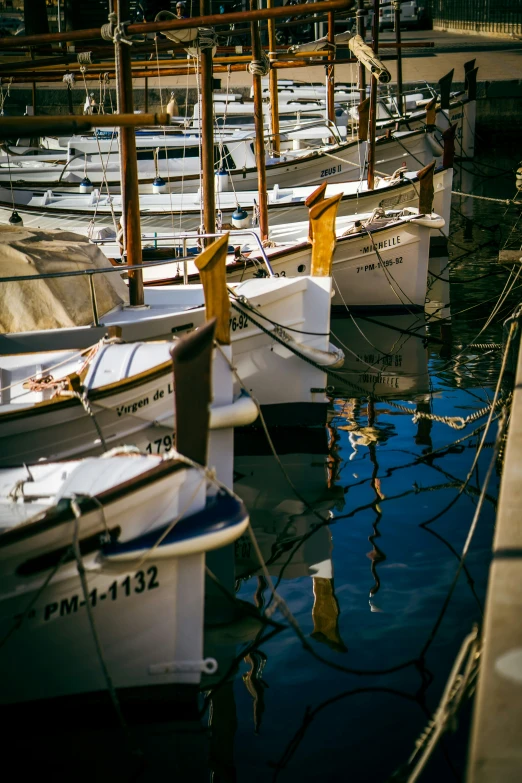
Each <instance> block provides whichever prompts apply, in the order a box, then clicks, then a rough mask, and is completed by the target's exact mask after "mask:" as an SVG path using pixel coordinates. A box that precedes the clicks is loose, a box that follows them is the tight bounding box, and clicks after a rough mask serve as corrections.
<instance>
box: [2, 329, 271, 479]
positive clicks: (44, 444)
mask: <svg viewBox="0 0 522 783" xmlns="http://www.w3.org/2000/svg"><path fill="white" fill-rule="evenodd" d="M174 344H175V343H174ZM172 346H173V343H172V342H166V341H165V342H150V343H123V342H121V341H120V340H118V339H108V340H105V339H104V340H101V341H100V342H99V343H97V344H96V345H94V346H93V348H91V349H90V350H88V351H86V352H79V351H52V352H49V353H43V354H40V353H35V354H20V355H13V356H2V357H0V378H1V379H2V388H1V389H0V467H4V466H7V465H9V466H14V465H23V464H28V463H29V462H34V461H37V460H46V461H56V460H61V459H71V458H75V457H78V456H88V455H94V454H100V453H103V452H104V451H107V450H108V449H110V448H114V447H115V446H123V445H126V446H133V447H135V448H138V449H139V450H140V451H143V452H145V453H149V454H159V453H168V452H169V451H170V450H171V449H172V448H174V442H175V429H174V426H175V425H174V418H175V404H174V399H175V395H174V391H175V390H174V381H173V378H172V362H171V359H170V351H171V349H172ZM212 363H213V372H212V377H213V387H214V388H213V403H212V407H211V411H210V425H209V426H210V438H209V441H210V446H209V458H208V462H209V465H211V466H212V467H214V468H215V469H216V471H217V475H218V478H219V479H220V480H221V481H223V482H224V483H227V482H228V483H230V482H231V481H232V464H231V454H229V452H230V443H231V438H230V437H227V431H229V434H230V436H231V435H232V428H233V427H242V426H247V425H248V424H252V422H253V421H255V419H257V417H258V410H257V407H256V405H255V403H254V401H253V400H252V399H251V398H250V397H248V396H247V395H245V394H241V395H239V396H236V398H235V399H234V394H233V386H234V377H233V374H232V370H231V368H230V367H229V365H228V363H227V361H226V358H225V357H224V356H223V355H222V354H221V352H220V351H216V352H215V353H214V356H213V359H212Z"/></svg>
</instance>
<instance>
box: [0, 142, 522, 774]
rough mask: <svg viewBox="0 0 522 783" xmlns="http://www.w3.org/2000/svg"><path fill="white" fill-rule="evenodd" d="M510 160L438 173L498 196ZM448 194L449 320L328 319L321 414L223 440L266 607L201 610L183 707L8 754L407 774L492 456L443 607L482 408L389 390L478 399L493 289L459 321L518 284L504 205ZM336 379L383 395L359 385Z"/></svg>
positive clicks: (437, 678) (43, 733) (470, 619)
mask: <svg viewBox="0 0 522 783" xmlns="http://www.w3.org/2000/svg"><path fill="white" fill-rule="evenodd" d="M517 163H518V161H517V160H511V159H509V158H507V157H506V156H505V154H503V155H498V156H493V155H491V156H490V157H487V158H486V157H480V158H477V159H476V161H475V162H473V163H466V164H464V166H463V168H464V169H465V170H464V171H462V172H461V173H460V174H458V175H457V177H456V179H455V186H454V189H455V190H463V191H465V192H473V193H474V194H477V195H488V196H492V197H496V198H512V197H513V196H514V194H515V184H514V182H515V178H514V170H515V168H516V165H517ZM454 207H455V209H454V211H453V217H452V226H451V239H452V244H451V245H450V257H449V269H450V279H451V310H452V321H451V327H448V326H445V327H444V328H441V327H440V325H439V323H438V322H437V321H433V320H432V321H429V323H428V328H427V332H426V329H425V320H424V317H422V318H421V317H420V316H419V315H415V314H413V315H402V316H376V317H375V318H374V319H373V320H368V319H363V318H357V319H350V318H343V319H338V320H336V321H334V322H333V323H332V332H333V334H334V335H335V338H336V339H337V340H338V341H339V342H340V343H341V344H342V345H344V346H345V351H346V353H347V359H348V361H347V363H346V367H345V369H344V370H343V373H344V375H343V377H342V378H341V379H339V378H333V379H331V383H332V385H333V386H334V387H335V391H334V393H333V401H332V419H331V422H330V426H329V428H328V431H327V432H326V433H311V434H310V435H309V436H302V437H297V436H295V437H294V436H292V437H289V436H286V435H285V436H283V437H281V436H279V437H275V445H276V448H277V451H278V454H279V455H280V462H281V464H278V462H277V461H276V459H275V458H274V457H273V455H272V454H271V453H270V450H269V448H268V446H267V444H266V441H265V440H264V439H263V438H259V439H256V440H252V441H251V442H248V441H242V442H241V444H240V445H239V449H238V451H239V454H238V456H237V458H236V463H235V473H236V482H235V487H234V488H235V490H236V492H237V493H238V494H239V495H241V496H242V497H243V499H244V500H245V501H246V503H247V505H248V508H249V510H250V514H251V522H252V526H253V530H254V533H255V536H256V540H257V542H258V545H259V548H260V550H261V553H262V556H263V559H264V561H265V563H266V570H265V571H263V569H262V568H261V567H260V565H259V560H258V558H257V556H256V551H255V547H254V545H253V542H252V540H251V539H250V538H249V537H248V536H245V537H243V538H242V539H240V541H239V542H237V544H236V546H235V565H234V573H235V583H234V579H232V578H230V579H229V583H230V587H231V589H232V590H235V592H236V595H237V597H238V598H239V599H241V600H242V601H245V602H249V603H250V604H253V605H255V606H256V607H257V608H258V609H264V610H265V611H266V613H267V614H268V616H269V617H270V622H275V623H277V624H278V627H277V628H276V627H274V626H273V625H271V624H263V623H260V622H259V621H258V620H256V619H255V618H253V617H252V616H249V615H248V614H247V613H239V614H238V615H237V616H236V618H235V620H234V622H225V620H226V619H227V618H226V617H225V615H226V612H225V613H224V614H219V613H216V614H213V613H212V611H209V613H208V627H207V630H206V637H205V638H206V651H205V654H206V655H213V656H214V657H216V659H217V660H218V661H219V663H220V669H219V676H218V675H216V676H215V678H214V679H212V680H207V681H205V682H204V683H203V686H202V693H201V696H200V707H201V711H202V712H201V719H200V720H199V721H198V720H197V719H191V720H185V721H182V722H181V723H178V724H174V723H160V722H159V721H158V722H156V721H155V715H154V714H153V713H151V711H150V708H149V707H148V705H147V703H146V702H145V703H144V704H143V723H144V724H147V726H146V727H145V725H144V726H142V727H139V728H132V731H131V740H130V742H129V743H127V741H125V740H123V739H122V738H121V737H120V736H119V734H118V730H117V729H114V728H113V729H111V730H110V731H107V730H102V729H101V728H100V727H99V726H98V725H97V721H96V720H94V722H93V723H91V724H90V725H89V728H88V729H87V730H85V728H82V729H81V730H79V729H78V730H77V729H76V728H75V727H73V726H71V727H69V728H70V732H64V731H63V729H61V730H60V734H58V733H55V734H54V735H53V736H52V737H51V736H50V735H51V728H50V727H49V726H38V727H34V726H33V727H31V729H30V732H29V736H25V737H23V738H22V739H21V738H20V737H19V738H18V741H17V742H16V743H14V744H13V745H12V746H11V747H12V748H13V753H14V752H15V751H16V763H17V765H19V764H20V759H21V758H22V757H21V756H20V754H21V753H22V754H23V757H25V759H26V761H25V762H24V763H27V764H29V763H30V761H32V762H34V764H35V767H36V769H37V770H38V771H40V772H44V771H45V772H49V771H52V772H53V773H54V774H55V779H58V780H61V779H64V776H65V775H66V774H67V775H69V774H74V776H75V778H76V779H78V778H80V779H82V780H83V779H87V777H89V778H90V779H93V778H94V779H96V780H112V781H117V780H122V781H123V780H125V781H127V780H128V781H131V780H136V781H141V780H147V781H148V780H155V781H157V780H172V781H213V783H218V782H219V783H233V782H234V781H239V782H241V783H258V782H261V781H263V782H264V781H281V782H282V783H284V782H285V781H319V780H320V781H323V783H326V781H338V780H345V779H346V780H353V781H358V782H361V783H363V782H365V781H368V782H369V781H372V782H375V783H385V781H390V780H402V779H404V778H403V777H402V776H401V775H400V774H398V771H399V770H400V768H401V765H403V764H405V762H406V761H407V759H408V757H409V756H410V754H411V753H412V751H413V749H414V746H415V741H416V740H417V738H418V737H419V735H420V734H421V732H422V731H423V729H424V728H425V726H426V724H427V722H428V720H429V718H430V717H431V715H432V714H433V712H434V710H435V709H436V707H437V705H438V702H439V699H440V696H441V693H442V691H443V688H444V686H445V684H446V679H447V677H448V674H449V672H450V670H451V667H452V664H453V661H454V659H455V656H456V654H457V652H458V650H459V648H460V646H461V644H462V641H463V639H464V637H465V636H466V635H467V634H468V633H469V631H470V630H471V628H472V626H473V624H474V623H475V622H480V618H481V614H482V609H483V605H484V598H485V591H486V585H487V574H488V567H489V562H490V548H491V542H492V535H493V528H494V520H495V505H496V499H497V496H498V487H499V481H500V469H501V467H500V464H498V465H497V466H496V468H495V471H494V473H493V477H492V480H491V481H490V484H489V486H488V489H487V495H486V501H485V504H484V508H483V511H482V514H481V516H480V521H479V524H478V526H477V529H476V533H475V535H474V538H473V541H472V544H471V548H470V551H469V555H468V557H467V560H466V570H465V571H464V572H463V573H462V574H461V576H460V579H459V581H458V583H457V586H456V588H455V591H454V593H453V595H452V597H451V600H450V601H449V603H448V604H447V608H446V609H445V610H444V611H443V608H444V606H445V602H446V598H447V596H448V591H449V589H450V587H451V585H452V581H453V579H454V576H455V573H456V569H457V567H458V563H459V553H460V552H461V550H462V547H463V545H464V541H465V539H466V535H467V533H468V530H469V527H470V524H471V521H472V518H473V514H474V512H475V509H476V504H477V500H478V497H479V495H480V491H481V488H482V485H483V480H484V476H485V473H486V470H487V467H488V465H489V462H490V460H491V454H492V449H491V448H490V447H489V448H488V447H486V448H484V449H483V451H482V453H481V454H480V457H479V459H478V462H477V465H476V468H475V470H474V471H473V473H472V475H471V478H470V479H469V481H468V483H467V484H466V485H464V481H465V479H466V476H467V474H468V472H469V471H470V467H471V466H472V463H473V460H474V457H475V455H476V450H477V443H478V436H477V435H472V436H471V437H468V438H466V439H464V440H462V442H461V443H458V444H454V441H456V440H457V439H462V438H465V436H468V435H470V433H472V432H473V430H474V429H475V428H476V427H478V426H479V425H480V424H481V423H483V422H484V419H481V420H480V421H479V422H476V423H474V424H470V425H468V426H466V428H465V429H463V430H454V429H451V428H450V427H448V426H447V425H446V424H443V423H438V422H432V421H430V420H427V419H422V418H421V419H420V420H419V421H418V422H417V423H414V422H413V420H412V415H411V414H409V413H406V412H404V411H402V410H400V409H398V408H397V407H395V406H396V405H403V406H404V405H406V406H408V407H410V408H411V409H412V413H413V412H415V411H419V412H425V413H434V414H436V415H438V416H463V417H466V416H468V415H469V414H471V413H473V412H474V411H476V410H478V409H480V408H482V407H483V406H485V405H487V404H488V401H489V400H491V398H492V396H493V393H494V388H495V384H496V379H497V375H498V370H499V364H500V360H501V351H499V350H498V349H490V350H488V349H487V347H481V348H474V347H468V345H469V343H470V342H471V341H472V340H474V339H475V338H476V336H477V335H478V334H479V332H480V331H481V329H482V328H483V326H484V324H485V323H486V321H487V319H488V318H489V317H490V315H491V313H492V312H494V308H495V306H496V305H497V302H498V300H499V297H500V296H501V294H502V293H504V295H506V296H505V299H504V301H503V302H501V304H500V306H499V307H498V308H497V312H496V314H495V315H494V318H493V320H492V322H491V324H489V325H488V327H487V328H486V329H485V330H484V332H483V333H482V334H481V335H480V337H479V338H477V339H476V342H477V343H479V344H480V345H481V346H483V345H484V344H486V343H500V342H501V340H502V321H503V319H504V318H505V317H506V316H507V315H509V314H510V312H512V310H513V308H514V306H515V304H516V303H517V302H518V301H519V300H520V287H521V284H520V283H518V282H517V280H515V279H514V277H513V276H512V277H509V273H508V271H505V270H503V269H500V268H499V267H498V265H497V258H498V250H499V247H502V246H503V245H504V244H505V243H506V241H508V243H509V245H510V246H513V247H517V246H520V242H521V239H522V232H521V230H520V225H517V220H518V218H519V212H518V211H517V208H516V207H513V206H511V207H507V206H505V205H502V204H498V203H494V202H487V201H480V200H474V199H469V198H468V199H464V198H461V197H458V196H455V197H454ZM470 251H471V252H470ZM443 266H444V265H443ZM439 282H440V281H439ZM506 283H507V285H508V287H507V288H505V286H506ZM511 285H512V289H511V290H509V286H511ZM442 290H443V289H442ZM445 304H447V302H445ZM343 379H344V382H343ZM349 381H351V382H352V383H353V382H355V383H356V384H358V385H359V386H362V387H363V388H364V389H365V390H366V391H367V392H369V391H373V392H374V394H375V395H377V397H379V398H381V399H377V400H376V401H374V402H371V403H370V402H368V399H367V397H363V396H361V395H358V394H357V393H356V392H354V390H353V387H351V386H350V385H349ZM494 435H495V429H494V428H493V429H492V430H491V433H490V435H489V436H488V438H487V444H486V446H491V444H492V442H493V440H494ZM281 466H282V467H281ZM282 468H284V472H283V470H282ZM231 562H232V561H231V560H230V561H229V566H230V563H231ZM212 567H213V566H212ZM216 573H217V572H216ZM229 576H230V573H229ZM270 580H272V583H273V585H274V586H275V588H276V590H277V594H278V595H279V596H280V597H281V598H282V599H283V600H284V604H285V605H284V607H282V608H283V611H281V607H279V609H278V608H277V606H276V601H275V599H274V597H273V595H272V592H271V587H270V583H269V581H270ZM284 612H289V613H291V616H290V617H289V615H288V614H287V615H286V617H285V614H284ZM228 619H229V620H230V617H229V618H228ZM279 626H280V627H279ZM292 626H293V627H292ZM35 653H36V651H35ZM64 717H65V718H66V717H67V716H64ZM469 718H470V710H469V707H468V708H467V709H464V710H463V711H462V712H461V713H460V715H459V726H458V730H457V732H456V734H454V735H449V736H447V737H446V738H445V739H444V741H443V742H442V744H441V745H440V746H439V748H438V749H437V751H436V752H435V754H434V755H433V758H432V759H431V761H430V762H429V763H428V765H427V767H426V769H425V771H424V772H423V774H422V776H421V777H420V780H421V781H426V782H428V781H441V780H455V781H459V780H462V779H463V770H464V766H465V759H466V748H467V731H468V729H469ZM99 728H100V730H99V731H98V729H99ZM129 747H132V748H133V749H134V751H135V753H134V754H133V753H130V752H129V750H128V748H129ZM138 751H139V752H138ZM6 757H9V750H8V749H6V750H4V758H6ZM22 767H23V764H22ZM394 773H396V776H395V777H394ZM32 779H33V778H32Z"/></svg>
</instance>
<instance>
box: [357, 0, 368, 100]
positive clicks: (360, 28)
mask: <svg viewBox="0 0 522 783" xmlns="http://www.w3.org/2000/svg"><path fill="white" fill-rule="evenodd" d="M356 19H357V35H360V36H361V38H362V39H363V41H364V39H365V36H366V29H365V27H364V0H358V3H357V17H356ZM365 99H366V70H365V68H364V65H363V64H362V63H361V62H360V63H359V101H360V102H361V103H362V102H363V101H364V100H365Z"/></svg>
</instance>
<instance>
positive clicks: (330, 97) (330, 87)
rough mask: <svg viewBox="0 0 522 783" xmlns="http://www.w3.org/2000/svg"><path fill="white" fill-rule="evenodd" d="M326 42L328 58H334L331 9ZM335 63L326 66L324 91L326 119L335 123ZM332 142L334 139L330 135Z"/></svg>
mask: <svg viewBox="0 0 522 783" xmlns="http://www.w3.org/2000/svg"><path fill="white" fill-rule="evenodd" d="M328 43H329V44H330V46H331V47H332V48H331V49H330V50H329V52H328V60H330V61H332V60H335V14H334V13H333V11H330V12H329V13H328ZM334 87H335V65H333V64H332V63H331V62H330V63H329V64H328V65H327V66H326V93H327V107H328V119H329V120H330V122H333V123H334V124H335V94H334ZM330 141H331V142H332V143H334V142H335V139H334V138H332V137H330Z"/></svg>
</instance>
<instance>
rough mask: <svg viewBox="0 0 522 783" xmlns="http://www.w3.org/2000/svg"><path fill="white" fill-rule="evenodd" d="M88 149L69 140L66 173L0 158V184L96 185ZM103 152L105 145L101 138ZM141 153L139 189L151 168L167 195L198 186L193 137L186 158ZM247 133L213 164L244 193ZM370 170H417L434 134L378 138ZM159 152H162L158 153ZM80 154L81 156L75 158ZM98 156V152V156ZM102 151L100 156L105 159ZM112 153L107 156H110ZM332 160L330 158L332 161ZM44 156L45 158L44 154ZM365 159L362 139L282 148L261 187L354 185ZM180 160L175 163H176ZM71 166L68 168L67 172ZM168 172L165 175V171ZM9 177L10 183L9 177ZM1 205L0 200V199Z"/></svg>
mask: <svg viewBox="0 0 522 783" xmlns="http://www.w3.org/2000/svg"><path fill="white" fill-rule="evenodd" d="M87 144H89V145H90V146H89V149H90V150H91V152H90V153H89V154H92V155H95V156H98V155H99V153H98V148H97V144H96V142H95V141H94V142H93V141H92V140H89V141H87V140H85V141H84V142H83V143H82V144H80V142H76V141H75V146H74V147H73V149H74V150H75V151H76V150H77V151H78V152H77V153H75V154H78V155H79V157H78V158H77V163H76V165H75V167H74V166H73V163H74V162H71V163H69V165H68V166H67V169H64V167H65V164H66V163H67V161H66V160H64V159H63V158H62V159H60V160H61V162H60V163H56V162H54V163H53V162H49V161H47V162H46V161H45V160H42V162H41V163H40V164H37V163H35V162H34V161H32V160H31V159H30V157H29V156H28V157H27V158H26V159H24V160H20V159H19V158H17V159H16V161H15V162H13V158H12V157H10V158H9V163H8V162H7V161H5V162H2V159H0V182H4V183H6V184H7V183H9V182H12V183H13V185H14V186H18V187H20V185H25V186H30V187H32V186H33V185H38V186H40V187H45V188H55V187H57V186H58V187H59V186H62V185H65V184H66V183H69V184H74V185H78V186H79V185H80V183H81V181H82V180H83V178H84V177H85V173H87V175H88V177H89V179H90V180H91V182H92V183H93V184H95V185H96V184H99V183H101V182H102V181H103V170H102V167H101V161H100V160H98V161H96V160H95V164H96V165H95V167H94V169H93V170H92V171H91V170H90V168H89V166H88V167H87V169H85V164H84V158H85V154H87V153H86V152H82V150H81V149H80V147H81V148H82V149H84V148H85V150H86V149H87ZM106 144H107V148H109V146H110V145H111V142H110V141H108V140H106ZM147 145H148V146H146V149H147V152H146V155H147V156H148V160H145V161H138V178H139V182H140V186H141V185H149V186H152V183H153V181H154V179H155V178H156V176H157V175H156V170H157V171H158V172H159V174H160V175H161V176H162V178H163V179H165V180H166V181H167V186H168V189H169V191H170V192H171V193H173V194H176V193H178V194H187V193H194V192H197V190H198V189H199V187H200V184H201V183H200V178H201V164H200V158H199V146H200V142H199V138H197V137H193V143H192V146H191V148H190V149H191V153H190V154H186V155H184V154H183V149H184V147H183V145H181V144H180V145H179V146H178V147H177V149H178V153H177V154H178V157H177V158H174V159H169V158H168V157H167V156H168V154H169V153H168V150H167V152H166V153H165V152H164V147H165V144H164V143H163V141H162V140H161V137H160V138H158V142H157V147H156V146H153V145H152V143H151V141H150V139H149V140H148V141H147ZM252 147H253V140H252V134H250V133H243V134H237V135H233V136H228V137H227V138H223V144H222V151H221V150H220V149H219V146H218V147H217V150H218V157H217V160H218V161H219V160H222V163H223V169H224V170H226V171H227V172H229V177H230V181H231V184H230V189H231V190H232V189H233V190H234V191H236V192H242V191H244V190H255V188H256V187H257V165H256V162H255V155H254V152H253V149H252ZM112 149H113V150H114V161H113V162H109V166H108V168H107V177H106V178H107V182H108V184H109V186H111V187H114V186H116V188H118V187H119V186H120V184H121V179H120V176H119V168H118V165H119V164H118V161H117V155H116V152H117V150H118V144H117V141H116V140H114V141H113V142H112ZM156 149H158V150H159V152H158V164H157V165H158V168H157V167H156V163H155V161H154V150H156ZM376 149H377V158H376V169H377V171H381V172H383V173H385V174H392V173H393V172H394V171H396V169H398V168H399V167H400V166H401V165H402V164H403V163H406V166H407V168H408V169H412V168H415V167H418V166H419V165H421V166H423V165H426V164H427V163H429V161H430V160H432V158H433V156H436V157H437V156H441V155H442V152H443V148H442V145H441V143H440V141H439V140H438V138H437V135H436V134H434V133H433V132H431V131H426V130H423V129H421V130H414V131H400V132H397V133H393V134H391V135H390V136H389V137H386V136H383V137H382V138H380V139H378V141H377V148H376ZM162 150H163V151H162ZM80 153H81V154H80ZM103 154H104V153H102V155H103ZM107 154H108V153H106V154H105V157H106V156H107ZM111 154H112V153H111ZM332 156H335V157H332ZM164 157H167V159H168V160H169V163H168V165H169V167H171V169H170V168H169V170H168V171H167V170H166V169H165V168H164V163H165V161H164V160H163V158H164ZM44 158H45V155H44ZM184 158H185V160H184ZM365 159H366V141H358V140H355V141H347V142H346V143H345V144H341V145H330V146H328V147H327V148H325V149H324V150H312V151H309V150H306V149H300V150H296V151H292V150H287V151H285V152H283V153H282V154H281V155H280V156H277V157H274V158H270V157H267V160H266V167H267V186H268V187H269V188H273V187H274V185H279V186H280V187H287V186H291V187H294V186H299V185H313V184H317V183H319V182H323V181H325V180H327V181H328V182H345V181H347V180H355V181H358V180H359V179H360V168H361V164H363V163H364V161H365ZM180 161H181V162H180ZM71 167H72V168H71ZM169 172H170V173H169ZM10 177H11V179H10ZM0 201H3V198H0Z"/></svg>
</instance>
